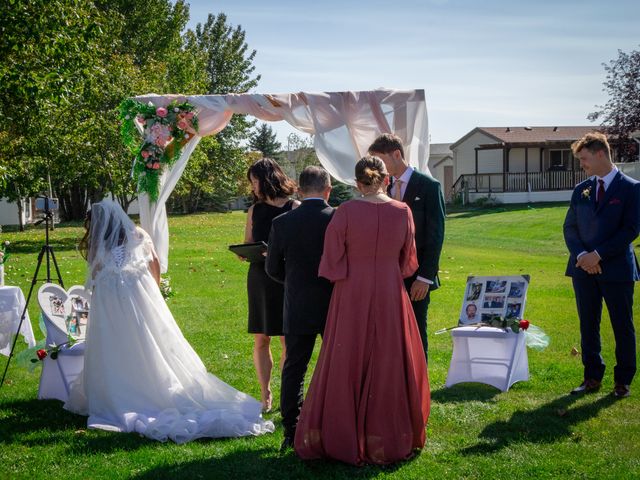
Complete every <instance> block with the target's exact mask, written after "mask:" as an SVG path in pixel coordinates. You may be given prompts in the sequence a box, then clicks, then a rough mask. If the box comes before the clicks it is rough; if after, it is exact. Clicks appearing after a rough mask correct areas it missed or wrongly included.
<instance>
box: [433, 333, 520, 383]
mask: <svg viewBox="0 0 640 480" xmlns="http://www.w3.org/2000/svg"><path fill="white" fill-rule="evenodd" d="M451 338H452V339H453V354H452V357H451V364H450V365H449V373H448V375H447V382H446V384H445V387H451V386H452V385H455V384H457V383H462V382H478V383H486V384H488V385H492V386H494V387H496V388H497V389H499V390H502V391H503V392H506V391H507V390H509V388H510V387H511V385H513V384H514V383H516V382H520V381H526V380H529V359H528V357H527V346H526V338H525V333H524V331H521V332H520V333H513V332H512V331H508V330H504V329H502V328H491V327H482V328H479V327H459V328H456V329H453V330H451Z"/></svg>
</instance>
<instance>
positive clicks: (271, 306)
mask: <svg viewBox="0 0 640 480" xmlns="http://www.w3.org/2000/svg"><path fill="white" fill-rule="evenodd" d="M247 179H248V180H249V182H251V190H252V192H253V197H254V204H253V205H251V207H249V211H248V213H247V223H246V226H245V234H244V241H245V243H253V242H260V241H262V242H267V241H268V239H269V232H270V231H271V221H272V220H273V219H274V218H275V217H277V216H278V215H281V214H283V213H285V212H288V211H290V210H291V209H292V208H295V207H296V206H298V205H299V204H300V202H298V201H297V200H292V199H290V198H289V197H290V196H291V195H293V194H294V193H295V191H296V184H295V182H294V181H293V180H291V179H290V178H289V177H287V176H286V175H285V173H284V172H283V171H282V169H281V168H280V165H278V164H277V163H276V162H275V161H274V160H272V159H270V158H261V159H260V160H258V161H256V162H255V163H254V164H253V165H251V167H249V170H248V171H247ZM247 294H248V297H249V328H248V330H249V333H252V334H253V335H254V346H253V362H254V364H255V367H256V374H257V376H258V382H259V383H260V396H261V400H262V408H263V410H264V411H265V412H268V411H270V410H271V404H272V401H273V397H272V394H271V370H272V369H273V357H272V356H271V347H270V345H271V337H274V336H280V337H281V338H280V342H281V343H282V355H281V357H280V367H282V365H283V363H284V359H285V356H286V348H285V345H284V339H283V338H282V305H283V301H284V288H283V287H282V284H280V283H278V282H276V281H274V280H272V279H271V278H269V276H268V275H267V274H266V272H265V270H264V262H252V263H251V265H250V266H249V273H248V274H247Z"/></svg>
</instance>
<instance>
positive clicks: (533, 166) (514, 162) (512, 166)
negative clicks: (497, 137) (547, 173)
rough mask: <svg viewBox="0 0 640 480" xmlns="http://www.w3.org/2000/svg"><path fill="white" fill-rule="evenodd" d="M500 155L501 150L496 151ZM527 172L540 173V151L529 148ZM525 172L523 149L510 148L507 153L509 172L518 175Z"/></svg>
mask: <svg viewBox="0 0 640 480" xmlns="http://www.w3.org/2000/svg"><path fill="white" fill-rule="evenodd" d="M498 152H500V153H502V150H498ZM527 163H528V164H529V172H539V171H540V149H539V148H530V149H529V153H528V162H527ZM524 171H525V149H524V148H512V149H511V150H510V151H509V172H511V173H520V172H524Z"/></svg>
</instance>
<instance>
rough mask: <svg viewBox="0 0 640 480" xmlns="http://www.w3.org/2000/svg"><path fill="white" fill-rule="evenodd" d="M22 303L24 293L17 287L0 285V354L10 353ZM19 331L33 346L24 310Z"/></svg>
mask: <svg viewBox="0 0 640 480" xmlns="http://www.w3.org/2000/svg"><path fill="white" fill-rule="evenodd" d="M24 305H25V299H24V294H23V293H22V290H20V288H19V287H0V353H1V354H2V355H6V356H9V354H10V353H11V345H12V344H13V336H14V335H15V334H16V332H17V330H18V325H19V324H20V316H21V315H22V310H24ZM19 333H20V334H21V335H22V336H23V337H24V341H25V343H26V344H27V345H29V347H33V346H35V344H36V340H35V337H34V336H33V328H32V327H31V321H30V320H29V312H25V316H24V321H23V322H22V326H21V327H20V332H19Z"/></svg>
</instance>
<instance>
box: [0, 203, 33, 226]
mask: <svg viewBox="0 0 640 480" xmlns="http://www.w3.org/2000/svg"><path fill="white" fill-rule="evenodd" d="M22 204H23V213H22V223H23V224H26V223H29V222H30V221H31V209H30V206H29V205H30V204H29V202H28V201H23V202H22ZM19 220H20V218H19V217H18V205H17V204H16V203H15V202H7V201H6V200H5V199H0V225H19V224H20V222H19Z"/></svg>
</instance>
